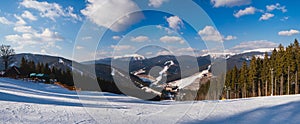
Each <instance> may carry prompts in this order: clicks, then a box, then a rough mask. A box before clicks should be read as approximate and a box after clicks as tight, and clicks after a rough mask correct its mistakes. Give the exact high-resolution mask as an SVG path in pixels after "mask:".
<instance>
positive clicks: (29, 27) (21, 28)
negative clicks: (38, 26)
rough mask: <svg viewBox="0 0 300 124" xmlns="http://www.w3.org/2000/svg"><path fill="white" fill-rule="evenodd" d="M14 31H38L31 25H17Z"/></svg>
mask: <svg viewBox="0 0 300 124" xmlns="http://www.w3.org/2000/svg"><path fill="white" fill-rule="evenodd" d="M14 31H16V32H20V33H32V32H34V33H36V31H35V30H34V29H33V28H32V27H31V26H23V25H21V26H16V27H14Z"/></svg>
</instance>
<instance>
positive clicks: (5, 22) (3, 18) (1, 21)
mask: <svg viewBox="0 0 300 124" xmlns="http://www.w3.org/2000/svg"><path fill="white" fill-rule="evenodd" d="M0 23H2V24H5V25H11V24H13V22H11V21H9V20H7V19H6V18H5V17H0Z"/></svg>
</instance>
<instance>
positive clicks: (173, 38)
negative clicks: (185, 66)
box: [159, 36, 184, 44]
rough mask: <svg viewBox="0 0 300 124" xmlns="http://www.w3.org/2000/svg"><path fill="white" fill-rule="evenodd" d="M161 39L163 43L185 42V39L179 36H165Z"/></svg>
mask: <svg viewBox="0 0 300 124" xmlns="http://www.w3.org/2000/svg"><path fill="white" fill-rule="evenodd" d="M159 40H160V41H161V42H163V43H180V44H183V43H184V40H183V39H182V38H181V37H177V36H163V37H161V38H160V39H159Z"/></svg>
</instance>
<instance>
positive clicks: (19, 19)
mask: <svg viewBox="0 0 300 124" xmlns="http://www.w3.org/2000/svg"><path fill="white" fill-rule="evenodd" d="M14 16H15V18H16V19H17V20H18V21H17V22H16V23H15V25H17V26H20V25H26V24H27V23H26V22H25V21H24V19H23V18H22V17H20V16H17V15H16V14H15V15H14Z"/></svg>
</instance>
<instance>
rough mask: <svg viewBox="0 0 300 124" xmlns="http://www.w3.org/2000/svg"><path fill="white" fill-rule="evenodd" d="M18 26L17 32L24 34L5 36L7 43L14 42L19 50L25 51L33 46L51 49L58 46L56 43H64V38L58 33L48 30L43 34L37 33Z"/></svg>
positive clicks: (43, 31)
mask: <svg viewBox="0 0 300 124" xmlns="http://www.w3.org/2000/svg"><path fill="white" fill-rule="evenodd" d="M20 27H21V26H17V27H15V28H16V29H14V30H16V31H18V32H21V33H22V34H14V35H7V36H5V40H6V41H10V42H12V44H14V45H15V46H18V47H17V49H23V48H24V47H29V46H33V45H37V46H41V47H42V48H51V47H55V46H56V42H58V41H62V40H63V38H62V37H61V36H60V35H59V34H58V33H57V32H53V31H51V30H50V29H48V28H46V29H44V30H42V31H41V32H37V31H35V30H34V29H32V28H31V27H28V26H24V27H21V28H20Z"/></svg>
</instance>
